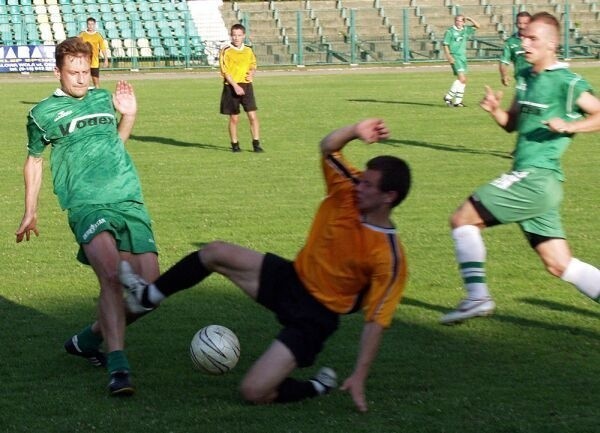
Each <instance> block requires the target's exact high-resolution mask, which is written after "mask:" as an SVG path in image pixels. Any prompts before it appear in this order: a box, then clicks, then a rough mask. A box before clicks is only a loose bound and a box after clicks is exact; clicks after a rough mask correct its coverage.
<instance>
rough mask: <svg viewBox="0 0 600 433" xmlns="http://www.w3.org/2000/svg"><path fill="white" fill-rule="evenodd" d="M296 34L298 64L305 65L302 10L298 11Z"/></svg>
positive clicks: (299, 65)
mask: <svg viewBox="0 0 600 433" xmlns="http://www.w3.org/2000/svg"><path fill="white" fill-rule="evenodd" d="M296 27H297V30H296V35H297V39H298V41H297V44H298V45H297V46H298V63H297V64H296V66H298V67H303V66H304V51H303V48H302V11H297V12H296Z"/></svg>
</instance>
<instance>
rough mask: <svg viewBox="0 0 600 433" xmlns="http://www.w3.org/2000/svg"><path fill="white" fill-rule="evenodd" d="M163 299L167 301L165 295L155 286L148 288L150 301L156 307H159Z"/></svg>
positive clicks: (151, 285)
mask: <svg viewBox="0 0 600 433" xmlns="http://www.w3.org/2000/svg"><path fill="white" fill-rule="evenodd" d="M163 299H165V295H163V293H162V292H161V291H160V290H158V289H157V288H156V286H155V285H154V284H150V285H149V286H148V300H149V301H150V302H152V303H153V304H154V305H159V304H160V303H161V302H162V300H163Z"/></svg>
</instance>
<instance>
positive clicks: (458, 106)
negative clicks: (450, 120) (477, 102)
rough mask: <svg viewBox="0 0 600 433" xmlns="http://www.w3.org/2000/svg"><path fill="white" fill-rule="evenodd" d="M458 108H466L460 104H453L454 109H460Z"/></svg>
mask: <svg viewBox="0 0 600 433" xmlns="http://www.w3.org/2000/svg"><path fill="white" fill-rule="evenodd" d="M460 107H466V105H465V104H463V103H462V102H459V103H458V104H454V108H460Z"/></svg>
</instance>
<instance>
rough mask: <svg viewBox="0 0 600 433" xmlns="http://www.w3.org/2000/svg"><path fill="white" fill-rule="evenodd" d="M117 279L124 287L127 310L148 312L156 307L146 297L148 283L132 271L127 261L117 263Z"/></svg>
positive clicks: (138, 312)
mask: <svg viewBox="0 0 600 433" xmlns="http://www.w3.org/2000/svg"><path fill="white" fill-rule="evenodd" d="M119 280H120V281H121V284H122V285H123V288H124V289H125V292H126V296H125V304H126V305H127V310H128V311H129V312H131V313H134V314H143V313H149V312H150V311H152V310H154V309H155V308H156V305H154V304H152V302H150V300H149V299H148V283H147V282H146V281H144V279H143V278H142V277H140V276H139V275H137V274H136V273H135V272H133V269H132V268H131V265H130V264H129V262H126V261H125V260H122V261H121V263H119Z"/></svg>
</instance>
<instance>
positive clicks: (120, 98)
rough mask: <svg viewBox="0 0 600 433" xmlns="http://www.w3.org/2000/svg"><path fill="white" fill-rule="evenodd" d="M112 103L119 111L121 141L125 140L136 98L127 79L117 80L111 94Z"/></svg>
mask: <svg viewBox="0 0 600 433" xmlns="http://www.w3.org/2000/svg"><path fill="white" fill-rule="evenodd" d="M113 104H114V106H115V109H116V110H117V111H118V112H119V113H121V120H120V121H119V126H118V131H119V137H121V140H123V142H125V141H127V139H128V138H129V135H130V134H131V131H132V130H133V125H134V123H135V117H136V114H137V99H136V97H135V93H134V92H133V86H132V85H131V84H129V83H128V82H127V81H119V82H118V83H117V87H116V89H115V93H114V94H113Z"/></svg>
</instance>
